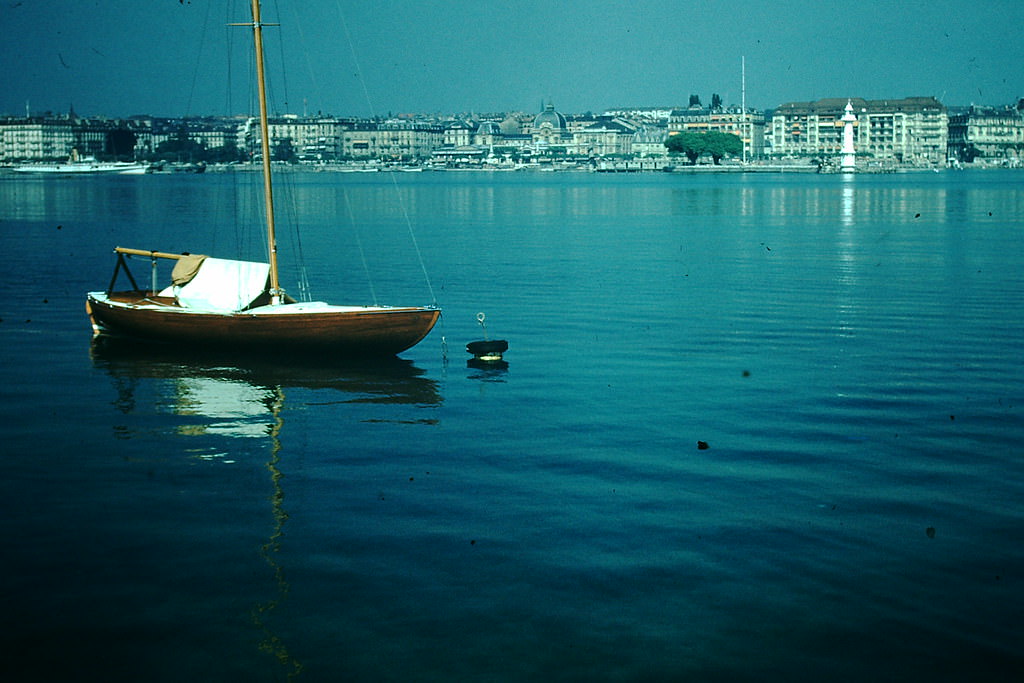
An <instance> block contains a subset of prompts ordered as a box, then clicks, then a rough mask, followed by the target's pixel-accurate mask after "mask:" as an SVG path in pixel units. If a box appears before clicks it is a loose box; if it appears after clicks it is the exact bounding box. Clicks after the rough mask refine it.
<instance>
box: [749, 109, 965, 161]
mask: <svg viewBox="0 0 1024 683" xmlns="http://www.w3.org/2000/svg"><path fill="white" fill-rule="evenodd" d="M848 102H849V103H850V104H851V105H852V108H853V113H854V114H855V115H856V117H857V126H856V130H855V141H854V144H855V146H856V148H857V154H858V157H859V158H861V159H862V160H863V161H862V162H861V163H864V162H867V163H870V162H872V161H875V162H895V163H904V164H911V165H918V166H934V165H937V164H942V163H944V161H945V158H946V141H947V136H948V125H949V117H948V114H947V111H946V107H945V106H944V105H943V104H942V103H941V102H939V101H938V100H936V99H935V98H934V97H907V98H903V99H899V100H865V99H861V98H856V97H854V98H830V99H822V100H816V101H814V102H789V103H786V104H783V105H782V106H780V107H779V108H778V109H776V110H775V111H774V112H773V113H772V117H771V127H770V132H769V134H768V135H769V136H770V145H769V147H770V154H771V155H772V156H776V157H815V158H833V157H836V156H838V155H839V154H840V153H841V151H842V145H843V140H842V132H843V126H844V122H843V120H842V119H843V116H844V114H845V108H846V104H847V103H848Z"/></svg>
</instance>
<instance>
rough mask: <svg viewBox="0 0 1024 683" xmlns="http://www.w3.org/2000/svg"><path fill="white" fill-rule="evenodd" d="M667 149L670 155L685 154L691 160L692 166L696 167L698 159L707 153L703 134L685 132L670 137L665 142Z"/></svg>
mask: <svg viewBox="0 0 1024 683" xmlns="http://www.w3.org/2000/svg"><path fill="white" fill-rule="evenodd" d="M665 147H666V148H667V149H668V153H669V154H685V155H686V158H687V159H689V160H690V164H691V165H696V164H697V159H698V158H700V155H701V154H703V153H704V152H705V151H706V149H705V147H706V140H705V136H704V135H703V134H701V133H694V132H693V131H690V130H684V131H682V132H680V133H675V134H674V135H670V136H668V138H667V139H666V140H665Z"/></svg>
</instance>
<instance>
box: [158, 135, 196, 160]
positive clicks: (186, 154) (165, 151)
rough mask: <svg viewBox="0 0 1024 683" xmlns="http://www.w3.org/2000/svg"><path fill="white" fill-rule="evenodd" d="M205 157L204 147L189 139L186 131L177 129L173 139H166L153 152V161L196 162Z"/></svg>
mask: <svg viewBox="0 0 1024 683" xmlns="http://www.w3.org/2000/svg"><path fill="white" fill-rule="evenodd" d="M205 155H206V145H204V144H203V143H201V142H198V141H196V140H193V139H192V138H191V137H189V134H188V130H187V129H185V128H184V127H182V128H179V129H178V132H177V133H175V135H174V137H172V138H168V139H166V140H164V141H163V142H161V143H160V144H159V145H157V146H156V150H154V152H153V157H154V158H155V159H168V160H172V161H198V160H200V159H203V158H204V157H205Z"/></svg>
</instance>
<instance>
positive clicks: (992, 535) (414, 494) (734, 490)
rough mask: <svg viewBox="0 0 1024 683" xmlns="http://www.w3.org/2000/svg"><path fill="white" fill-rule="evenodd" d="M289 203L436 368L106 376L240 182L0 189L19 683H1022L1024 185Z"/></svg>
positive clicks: (561, 185) (626, 183)
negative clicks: (412, 314)
mask: <svg viewBox="0 0 1024 683" xmlns="http://www.w3.org/2000/svg"><path fill="white" fill-rule="evenodd" d="M284 180H285V181H286V182H285V183H284V185H286V186H290V188H291V192H290V197H291V199H288V198H286V197H285V198H283V199H282V200H281V202H280V204H281V206H282V207H283V208H284V209H289V208H294V209H296V212H297V213H298V214H299V215H300V220H301V222H302V225H303V228H304V229H303V232H302V237H301V241H299V240H298V239H295V238H293V237H290V236H289V233H288V231H287V227H286V228H285V229H284V230H283V231H282V232H283V233H284V234H283V236H282V237H281V239H280V244H281V250H282V252H284V253H285V267H284V270H285V273H286V275H285V286H286V287H289V286H290V284H291V282H292V280H291V279H290V278H291V273H292V272H294V266H295V264H296V263H297V259H296V258H295V254H296V252H297V251H300V250H301V252H302V253H303V254H304V256H305V263H306V264H307V266H308V272H309V280H310V283H311V285H312V288H313V290H314V294H315V296H316V297H318V298H323V299H326V300H329V301H332V302H336V303H345V302H351V303H370V302H372V301H373V300H374V299H376V300H378V301H380V302H382V303H393V304H422V303H430V302H431V300H432V299H434V298H436V300H437V302H438V303H439V304H440V305H441V306H442V307H443V308H444V311H445V313H444V316H443V318H442V320H441V322H440V323H439V324H438V326H437V328H435V331H434V332H433V333H432V334H431V335H430V336H429V337H428V338H427V339H426V340H424V341H423V342H422V343H421V344H420V345H419V346H416V347H414V348H413V349H411V350H409V351H407V352H405V353H404V354H402V355H401V357H400V358H398V359H395V360H392V361H387V362H374V363H369V362H347V361H345V360H344V359H337V360H332V361H329V362H328V361H323V360H311V359H303V358H291V357H273V358H263V359H255V358H245V357H238V356H232V355H219V356H210V355H207V354H202V353H198V352H196V351H195V350H191V349H171V350H162V351H158V350H139V349H137V348H134V349H133V348H123V347H109V346H94V345H93V344H92V343H91V342H90V336H91V333H90V328H89V325H88V320H87V318H86V316H85V312H84V298H85V293H86V292H87V291H89V290H93V289H103V288H104V287H106V286H107V283H108V282H109V280H110V276H111V273H112V271H113V265H114V259H113V256H112V254H111V249H112V247H114V246H115V245H120V246H129V247H137V248H144V249H159V250H165V251H186V250H187V251H192V252H200V253H210V254H214V255H218V256H225V257H229V258H230V257H234V256H242V257H248V258H258V257H259V256H260V253H261V250H262V241H261V239H262V238H261V237H260V236H259V233H258V232H255V233H254V232H252V231H250V230H249V229H248V228H247V227H242V226H246V225H247V224H249V223H252V222H257V221H258V216H257V215H256V214H257V212H258V208H259V206H260V205H259V202H258V201H257V200H255V199H253V198H252V197H251V196H250V193H249V190H250V189H251V186H252V185H253V184H254V183H255V182H257V178H256V177H255V176H253V175H249V174H223V175H210V174H207V175H201V176H138V177H107V178H77V179H72V178H65V179H55V178H24V177H13V176H0V241H2V242H0V243H2V245H3V253H4V255H5V257H6V263H7V268H6V272H7V276H6V277H4V278H3V279H2V280H0V318H2V321H0V344H2V347H3V350H4V362H3V364H2V365H0V396H2V398H0V411H2V415H0V444H2V454H3V456H2V457H3V464H4V466H5V475H4V477H3V480H2V481H3V483H2V491H0V492H2V495H0V505H2V508H0V511H2V516H0V525H2V527H0V528H2V530H3V535H4V538H5V539H6V543H5V546H6V547H5V552H4V557H5V560H4V562H3V563H2V567H3V569H2V571H3V582H2V591H3V613H4V637H3V641H4V646H3V648H4V652H5V653H4V657H3V663H2V664H0V674H2V675H3V679H4V680H9V681H55V680H66V681H79V680H104V681H283V680H297V681H342V680H344V681H605V680H607V681H734V680H735V681H768V680H771V681H775V680H778V681H867V680H871V681H936V680H978V681H999V680H1020V678H1019V676H1020V675H1021V672H1022V671H1024V645H1022V643H1024V189H1022V188H1024V173H1021V172H1013V171H1006V172H998V171H993V172H960V173H955V172H942V173H923V174H906V175H888V176H857V177H851V178H844V177H843V176H839V175H833V176H812V175H767V174H766V175H755V176H741V175H709V176H688V175H661V174H657V175H655V174H649V175H636V176H604V175H588V174H553V173H534V174H514V173H504V174H478V173H472V174H471V173H466V174H463V173H436V174H431V173H419V174H397V175H396V176H391V175H387V174H372V175H371V174H340V173H339V174H335V173H321V174H314V173H309V174H288V175H287V177H286V178H285V179H284ZM282 196H283V195H282ZM286 213H287V211H282V214H286ZM282 222H283V223H284V224H285V225H287V223H288V220H287V219H286V218H285V219H283V220H282ZM353 224H354V226H355V229H353ZM417 250H418V252H419V255H421V256H422V262H423V265H424V268H421V266H420V263H419V258H418V256H417ZM134 263H135V267H134V268H133V270H134V271H135V274H136V276H137V277H139V278H140V279H142V278H146V277H148V276H147V271H148V264H147V263H146V262H145V261H144V260H137V259H136V260H135V261H134ZM424 270H425V271H426V273H427V274H428V275H429V284H428V282H427V281H426V280H425V278H424ZM367 273H369V274H370V275H371V277H372V285H371V284H369V283H368V279H367ZM290 291H291V292H292V293H293V294H294V293H298V292H299V290H298V288H296V287H294V286H291V287H290ZM431 291H432V292H433V293H431ZM478 312H485V313H486V315H487V319H486V323H487V333H488V334H489V336H490V337H492V338H504V339H507V340H508V341H509V345H510V349H509V352H508V353H507V354H506V356H505V360H506V361H507V363H508V365H507V367H501V368H492V369H479V368H474V367H469V366H467V359H468V358H469V356H468V354H466V353H465V350H464V347H465V343H466V342H468V341H471V340H474V339H478V338H481V337H482V335H483V330H481V328H480V326H479V325H478V323H477V321H476V314H477V313H478ZM698 442H703V444H706V445H707V447H706V448H703V447H699V446H698Z"/></svg>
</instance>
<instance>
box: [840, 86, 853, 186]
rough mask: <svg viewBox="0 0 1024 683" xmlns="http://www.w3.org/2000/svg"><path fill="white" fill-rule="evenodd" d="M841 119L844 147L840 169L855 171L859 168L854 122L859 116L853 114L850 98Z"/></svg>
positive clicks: (849, 171)
mask: <svg viewBox="0 0 1024 683" xmlns="http://www.w3.org/2000/svg"><path fill="white" fill-rule="evenodd" d="M839 120H840V121H842V122H843V149H842V150H841V154H842V158H841V160H840V162H839V170H840V171H841V172H843V173H853V172H854V171H856V170H857V153H856V152H855V151H854V149H853V124H855V123H856V122H857V117H856V116H854V115H853V104H852V103H851V102H850V100H846V110H845V113H844V114H843V118H841V119H839Z"/></svg>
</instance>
